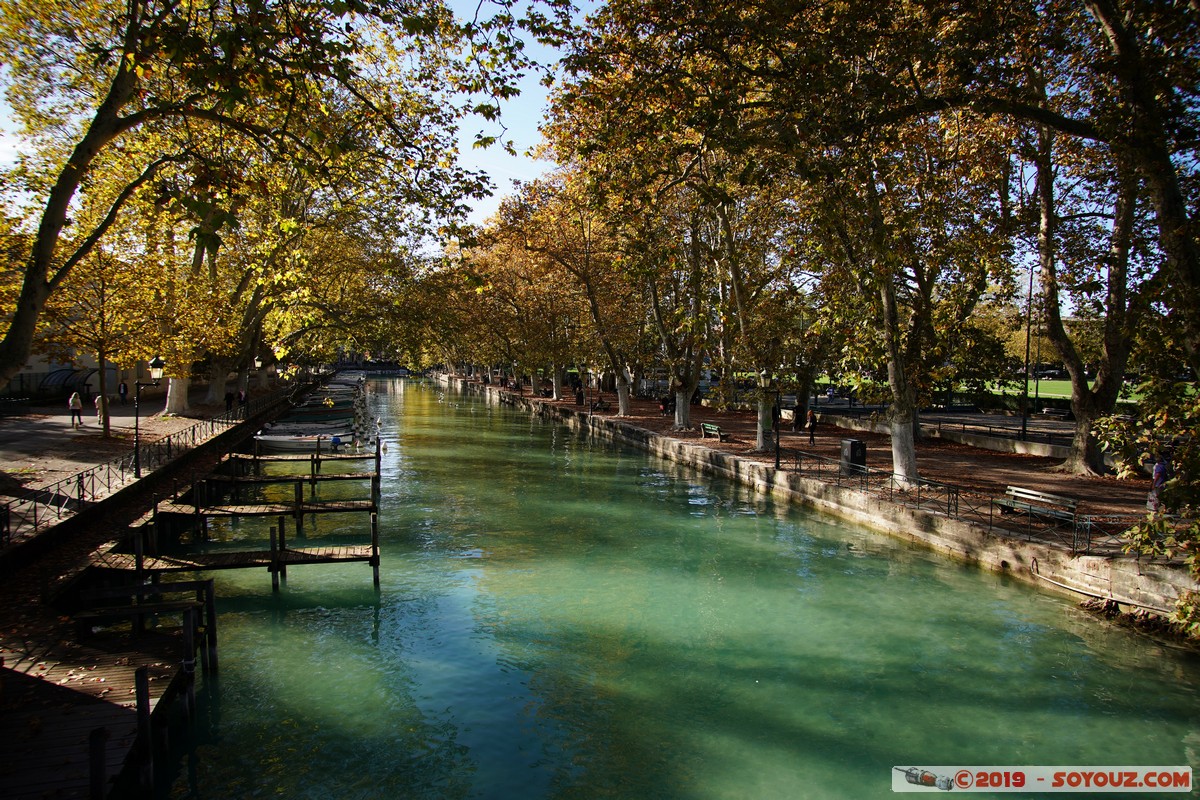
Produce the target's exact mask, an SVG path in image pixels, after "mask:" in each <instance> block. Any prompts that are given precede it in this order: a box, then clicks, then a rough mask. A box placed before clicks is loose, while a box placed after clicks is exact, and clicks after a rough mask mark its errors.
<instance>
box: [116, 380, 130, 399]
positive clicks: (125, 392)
mask: <svg viewBox="0 0 1200 800" xmlns="http://www.w3.org/2000/svg"><path fill="white" fill-rule="evenodd" d="M117 394H118V395H119V396H120V398H121V405H125V399H126V398H127V397H129V384H128V383H126V382H125V381H121V385H120V386H118V387H117Z"/></svg>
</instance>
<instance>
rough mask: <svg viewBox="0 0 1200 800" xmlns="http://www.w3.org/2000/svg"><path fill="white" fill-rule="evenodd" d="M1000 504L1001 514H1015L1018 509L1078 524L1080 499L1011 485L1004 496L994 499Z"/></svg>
mask: <svg viewBox="0 0 1200 800" xmlns="http://www.w3.org/2000/svg"><path fill="white" fill-rule="evenodd" d="M992 502H993V503H995V504H996V505H998V506H1000V513H1001V514H1013V513H1016V512H1018V511H1020V512H1023V513H1025V514H1028V515H1029V516H1031V517H1044V518H1047V519H1055V520H1059V521H1061V522H1070V523H1071V524H1072V525H1078V523H1079V514H1078V506H1079V501H1078V500H1075V499H1074V498H1071V497H1062V496H1061V495H1057V494H1049V493H1048V492H1039V491H1037V490H1036V489H1024V488H1022V487H1020V486H1009V487H1008V489H1007V490H1005V492H1004V497H998V498H996V499H995V500H993V501H992Z"/></svg>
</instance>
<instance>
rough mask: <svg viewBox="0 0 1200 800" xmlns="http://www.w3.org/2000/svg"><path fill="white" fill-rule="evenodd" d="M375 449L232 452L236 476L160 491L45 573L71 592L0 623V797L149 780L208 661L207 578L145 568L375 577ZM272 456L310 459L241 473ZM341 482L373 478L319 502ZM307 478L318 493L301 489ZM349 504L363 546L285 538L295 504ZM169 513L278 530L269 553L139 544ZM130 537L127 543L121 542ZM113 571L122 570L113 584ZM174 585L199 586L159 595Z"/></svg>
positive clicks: (210, 591) (184, 520)
mask: <svg viewBox="0 0 1200 800" xmlns="http://www.w3.org/2000/svg"><path fill="white" fill-rule="evenodd" d="M380 458H381V449H380V446H379V444H378V443H377V445H376V447H375V448H374V449H373V452H369V453H365V452H342V453H312V454H294V455H290V454H281V455H269V456H262V455H259V456H238V455H231V456H227V457H226V459H225V461H226V464H225V466H226V467H227V468H229V469H230V471H232V472H234V473H235V474H234V475H228V474H214V475H212V476H210V479H209V480H208V481H201V482H200V483H198V484H196V485H195V486H193V487H191V491H192V494H191V495H190V496H189V495H188V494H187V493H181V494H179V495H177V496H176V497H173V498H171V499H169V500H166V501H162V502H159V503H158V506H157V508H156V509H155V511H153V512H147V513H146V514H144V515H143V516H142V517H141V518H140V519H138V520H136V521H135V522H134V523H133V524H132V525H131V526H130V527H129V528H128V529H127V530H128V531H129V534H128V535H126V537H125V539H124V540H121V541H117V540H114V541H111V542H109V543H107V544H104V545H102V546H100V547H97V548H96V549H94V550H92V551H91V552H90V554H88V555H87V556H86V557H83V558H77V559H73V560H69V561H68V560H64V561H63V563H62V564H59V565H55V566H54V567H53V569H54V570H55V571H54V572H53V573H52V574H49V575H47V576H46V579H45V580H44V581H43V583H42V584H41V587H42V591H41V596H42V597H43V598H44V597H49V596H55V597H68V596H70V597H72V598H73V599H72V600H70V601H67V602H64V603H63V604H62V610H60V609H59V608H58V607H56V606H53V605H50V604H49V603H39V602H38V599H37V595H38V592H37V591H34V592H32V595H31V597H30V600H29V603H28V608H24V607H23V611H26V612H27V613H26V615H25V618H23V619H22V625H23V628H20V629H19V628H17V627H16V626H13V627H12V628H11V629H10V628H8V626H5V628H4V629H0V798H2V799H3V800H34V799H35V798H37V799H38V800H41V798H51V797H53V798H93V797H106V796H107V795H108V794H109V792H110V791H111V790H112V789H113V786H114V782H115V780H116V778H117V776H118V775H119V774H120V773H121V772H122V770H125V775H124V777H123V779H122V781H121V786H122V788H123V789H124V788H129V789H130V790H131V791H134V792H137V791H138V789H137V788H136V784H138V783H139V782H141V785H142V786H146V785H148V783H147V781H149V780H151V779H152V777H153V772H154V766H153V763H152V762H153V759H154V758H156V757H159V756H158V750H157V748H158V746H159V745H161V744H162V742H163V741H164V739H165V732H166V725H167V715H166V713H165V712H166V711H167V709H168V708H170V707H171V705H172V700H173V699H174V698H175V697H176V696H177V695H182V697H183V698H184V700H185V702H184V703H183V704H182V705H184V707H185V709H186V710H189V711H194V710H195V696H194V692H195V680H194V677H195V671H196V665H197V661H199V663H200V665H201V667H202V669H203V670H204V671H205V672H208V671H210V670H212V671H215V670H217V653H216V646H217V621H216V611H215V600H214V588H213V586H214V585H213V581H212V580H211V579H208V580H204V581H183V582H174V583H172V582H169V581H162V582H158V581H153V582H150V580H149V579H150V578H151V577H152V576H156V575H159V574H164V573H179V572H185V571H186V572H207V571H210V570H218V569H239V568H256V567H257V568H265V569H267V570H268V571H269V572H270V573H271V577H272V586H273V588H275V589H276V590H277V589H278V588H279V580H280V578H281V577H282V576H286V574H287V567H288V566H292V565H302V564H330V563H343V562H367V563H370V564H371V565H372V566H373V568H374V578H375V585H376V587H378V586H379V528H378V506H379V481H380V475H379V472H380V470H379V464H380ZM369 461H374V462H375V463H374V465H373V469H370V470H369V471H363V472H357V473H351V474H346V473H342V472H341V471H338V472H337V473H336V474H332V475H321V474H320V473H321V468H322V465H324V464H327V463H329V462H359V463H362V462H369ZM268 463H293V464H307V465H308V469H307V470H304V469H301V470H297V471H299V472H301V473H302V474H300V475H287V476H265V475H261V474H246V473H258V472H259V466H260V465H263V464H268ZM350 480H358V481H370V486H371V489H370V499H352V500H330V501H320V500H317V499H315V495H316V494H317V493H318V487H319V485H320V484H321V483H323V482H327V481H350ZM287 483H293V484H295V485H296V488H295V491H294V492H293V493H292V494H293V498H290V499H289V500H288V501H287V502H274V501H271V502H266V501H257V500H248V501H245V502H243V501H241V500H240V498H239V495H241V494H242V491H241V490H242V489H243V488H245V489H247V492H246V493H247V494H250V493H251V492H250V491H249V489H250V488H251V487H252V486H253V485H255V484H257V485H260V486H266V485H269V484H287ZM302 484H307V485H308V487H309V493H311V494H312V495H314V497H313V498H310V499H307V500H306V499H305V498H304V496H303V495H304V492H303V490H302V489H303V487H302ZM285 494H286V492H285ZM230 495H232V496H230ZM350 512H360V513H361V512H369V514H370V536H371V539H370V542H371V543H370V544H369V545H368V544H363V545H355V546H344V545H343V546H308V545H309V544H311V541H310V540H307V539H306V540H305V545H306V546H303V547H289V546H288V543H287V542H285V537H284V531H283V523H284V520H283V519H282V517H285V516H286V517H292V518H293V520H294V524H295V526H296V531H297V533H299V531H300V530H301V524H302V523H301V520H302V519H303V516H304V515H307V514H325V513H350ZM164 515H165V519H166V520H169V521H171V523H172V524H174V525H180V524H182V525H188V526H190V525H199V526H203V525H204V524H206V520H207V519H210V518H215V517H222V518H231V517H237V516H247V517H250V516H258V517H262V516H280V517H281V519H280V525H279V528H278V532H276V529H274V528H272V529H271V537H270V549H269V550H258V551H248V552H225V553H219V552H218V553H191V554H185V555H162V554H155V555H147V554H146V550H147V544H148V543H150V542H154V543H157V539H156V538H155V535H156V529H157V527H158V523H160V522H163V521H164V520H163V518H164ZM121 524H122V525H125V524H128V523H121ZM293 541H294V540H293ZM130 545H132V549H133V551H134V552H132V553H127V552H121V551H122V550H123V549H127V548H129V546H130ZM260 546H261V545H260ZM85 564H86V566H85ZM94 570H102V571H104V580H99V581H95V582H88V581H87V580H86V578H87V575H88V572H89V571H94ZM118 572H119V573H120V575H121V576H122V577H123V578H124V580H123V581H120V583H121V584H122V585H119V586H114V585H112V584H113V582H114V581H117V579H118ZM93 574H95V573H93ZM70 592H78V596H77V597H76V596H74V595H69V594H68V593H70ZM180 593H185V594H188V593H191V594H195V595H196V596H195V597H190V596H189V597H187V598H186V599H164V597H165V596H168V595H176V596H177V595H179V594H180ZM201 594H202V595H203V598H202V599H201V597H200V595H201ZM159 624H161V625H163V627H158V625H159ZM176 625H178V626H179V627H174V626H176ZM145 627H149V628H150V631H149V632H144V631H143V629H144V628H145ZM22 630H24V631H25V632H24V633H22V632H21V631H22ZM28 631H36V635H34V634H30V633H28ZM197 656H199V659H197Z"/></svg>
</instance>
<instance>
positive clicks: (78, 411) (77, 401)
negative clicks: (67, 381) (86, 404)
mask: <svg viewBox="0 0 1200 800" xmlns="http://www.w3.org/2000/svg"><path fill="white" fill-rule="evenodd" d="M67 409H68V410H69V411H70V412H71V428H72V430H74V429H75V428H82V427H83V398H82V397H80V396H79V392H72V393H71V398H70V399H69V400H67Z"/></svg>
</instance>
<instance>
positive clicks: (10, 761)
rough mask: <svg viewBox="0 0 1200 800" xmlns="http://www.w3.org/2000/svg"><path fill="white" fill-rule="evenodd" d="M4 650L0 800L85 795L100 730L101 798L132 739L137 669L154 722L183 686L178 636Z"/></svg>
mask: <svg viewBox="0 0 1200 800" xmlns="http://www.w3.org/2000/svg"><path fill="white" fill-rule="evenodd" d="M3 645H4V646H3V650H4V653H5V660H6V662H7V663H6V664H5V665H4V667H3V668H0V698H2V699H0V796H2V797H4V798H6V800H26V799H27V798H28V800H34V799H35V798H37V799H38V800H40V798H46V797H55V798H60V797H61V798H89V797H91V781H92V771H91V766H92V759H93V754H92V738H93V736H94V735H96V734H94V733H93V732H94V731H97V730H100V729H103V731H104V734H103V737H104V747H103V750H102V751H101V753H100V754H101V759H102V764H103V775H104V776H105V779H104V781H103V792H104V794H107V792H108V790H109V789H110V788H111V785H112V780H113V779H114V778H115V777H116V776H117V775H118V774H119V773H120V772H121V770H122V768H123V767H124V766H125V761H126V758H127V756H128V754H129V753H130V752H131V750H132V749H133V747H134V743H135V741H136V739H137V733H138V715H137V710H136V699H135V674H136V672H137V670H138V668H139V667H145V668H146V670H147V672H148V673H149V701H150V708H151V714H152V715H154V716H161V715H160V714H155V712H156V711H158V710H159V709H160V707H161V708H164V709H165V708H166V707H167V706H168V705H169V700H170V698H171V696H172V695H174V694H175V693H176V692H177V691H178V690H179V689H180V688H181V685H182V684H183V683H184V682H185V681H184V678H183V676H184V673H183V670H182V669H181V668H180V664H181V662H182V661H183V658H182V656H183V653H182V649H183V645H182V642H181V640H180V639H179V637H178V636H170V635H165V634H153V633H152V634H147V635H143V636H139V637H137V638H136V639H130V638H129V637H127V636H120V637H95V638H89V639H85V640H82V641H79V642H74V641H59V642H55V643H54V644H52V645H50V646H48V647H46V648H45V649H44V650H42V651H41V652H33V651H30V650H23V649H21V647H22V646H21V645H18V644H16V643H10V642H4V643H3ZM157 724H159V725H162V724H164V721H163V720H159V721H158V722H157Z"/></svg>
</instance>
